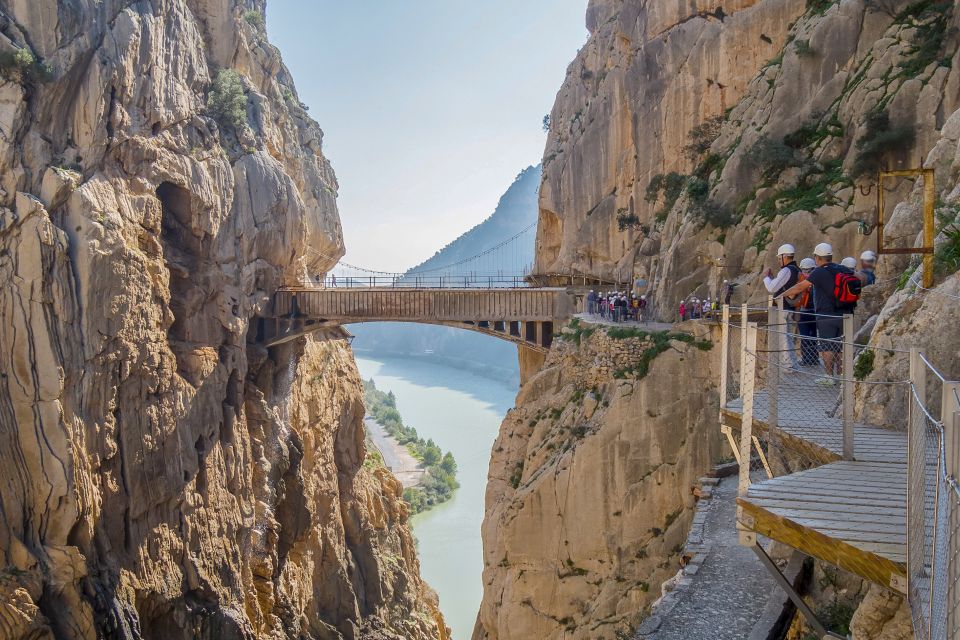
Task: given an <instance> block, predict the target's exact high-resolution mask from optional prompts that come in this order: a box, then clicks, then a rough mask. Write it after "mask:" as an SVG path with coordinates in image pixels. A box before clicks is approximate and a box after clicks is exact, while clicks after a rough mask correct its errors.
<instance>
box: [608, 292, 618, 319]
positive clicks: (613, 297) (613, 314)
mask: <svg viewBox="0 0 960 640" xmlns="http://www.w3.org/2000/svg"><path fill="white" fill-rule="evenodd" d="M608 304H609V305H610V319H611V320H613V321H614V322H619V321H620V317H619V314H618V313H617V311H618V308H617V292H616V291H614V292H613V293H611V294H610V297H609V301H608Z"/></svg>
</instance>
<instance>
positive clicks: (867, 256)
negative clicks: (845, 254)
mask: <svg viewBox="0 0 960 640" xmlns="http://www.w3.org/2000/svg"><path fill="white" fill-rule="evenodd" d="M860 259H861V260H862V261H864V262H876V261H877V254H875V253H874V252H873V251H870V249H867V250H866V251H864V252H863V253H861V254H860Z"/></svg>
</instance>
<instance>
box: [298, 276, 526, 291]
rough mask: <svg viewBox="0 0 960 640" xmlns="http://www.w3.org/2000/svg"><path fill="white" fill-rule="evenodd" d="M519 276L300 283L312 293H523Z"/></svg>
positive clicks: (331, 278) (336, 278) (311, 280)
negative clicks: (361, 290)
mask: <svg viewBox="0 0 960 640" xmlns="http://www.w3.org/2000/svg"><path fill="white" fill-rule="evenodd" d="M525 278H526V276H523V275H503V274H496V275H493V274H491V275H483V274H472V275H459V276H397V277H393V276H360V277H357V276H332V275H330V276H327V277H325V278H322V279H317V278H309V279H304V280H303V281H302V282H301V285H302V286H303V287H304V288H316V289H526V288H530V287H531V286H532V285H531V284H530V283H529V282H527V280H526V279H525Z"/></svg>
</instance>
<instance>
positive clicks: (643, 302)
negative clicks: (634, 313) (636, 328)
mask: <svg viewBox="0 0 960 640" xmlns="http://www.w3.org/2000/svg"><path fill="white" fill-rule="evenodd" d="M638 315H639V317H638V318H637V320H638V321H639V322H646V321H647V296H646V295H642V296H640V310H639V314H638Z"/></svg>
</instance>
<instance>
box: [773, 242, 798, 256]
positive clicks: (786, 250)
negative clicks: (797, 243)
mask: <svg viewBox="0 0 960 640" xmlns="http://www.w3.org/2000/svg"><path fill="white" fill-rule="evenodd" d="M796 253H797V250H796V249H795V248H794V246H793V245H792V244H790V243H787V244H782V245H780V248H779V249H777V255H778V256H792V255H794V254H796Z"/></svg>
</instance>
